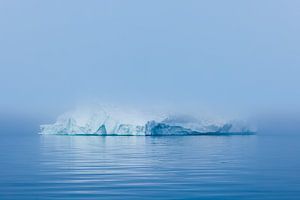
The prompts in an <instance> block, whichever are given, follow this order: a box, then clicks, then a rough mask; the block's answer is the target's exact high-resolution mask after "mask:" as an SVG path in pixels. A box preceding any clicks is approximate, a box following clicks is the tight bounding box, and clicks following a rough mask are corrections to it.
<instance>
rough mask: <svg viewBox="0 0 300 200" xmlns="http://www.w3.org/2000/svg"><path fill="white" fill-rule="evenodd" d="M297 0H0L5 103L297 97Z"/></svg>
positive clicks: (0, 105) (237, 103)
mask: <svg viewBox="0 0 300 200" xmlns="http://www.w3.org/2000/svg"><path fill="white" fill-rule="evenodd" d="M299 20H300V2H299V1H297V0H251V1H250V0H249V1H241V0H236V1H230V0H227V1H224V0H220V1H214V0H209V1H208V0H207V1H201V0H195V1H191V0H185V1H183V0H181V1H176V0H157V1H156V0H149V1H141V0H136V1H132V0H119V1H117V0H107V1H104V0H102V1H101V0H94V1H93V0H87V1H83V0H81V1H75V0H70V1H67V0H64V1H61V0H57V1H55V0H49V1H40V0H36V1H33V0H27V1H24V0H19V1H15V0H1V1H0V91H1V98H0V109H1V110H44V111H46V110H51V109H52V108H55V107H59V106H61V105H64V104H67V103H71V102H73V101H77V100H79V99H85V98H99V99H102V100H103V101H114V102H118V103H122V102H127V103H128V102H131V103H137V104H169V103H170V104H174V105H178V106H183V105H199V106H211V107H214V108H217V107H227V108H236V109H243V108H248V109H249V108H258V107H264V106H271V107H272V106H273V107H286V106H292V107H297V108H298V107H300V23H299Z"/></svg>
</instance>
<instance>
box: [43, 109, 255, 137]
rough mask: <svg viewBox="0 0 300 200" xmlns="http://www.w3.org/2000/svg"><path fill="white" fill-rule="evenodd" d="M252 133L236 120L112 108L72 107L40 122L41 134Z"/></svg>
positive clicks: (251, 130)
mask: <svg viewBox="0 0 300 200" xmlns="http://www.w3.org/2000/svg"><path fill="white" fill-rule="evenodd" d="M253 132H254V130H253V129H250V128H249V127H248V126H246V125H245V124H243V123H241V122H237V121H235V122H219V121H213V122H212V121H208V120H199V119H197V118H193V117H190V116H183V115H173V116H167V117H166V116H163V115H160V116H155V115H151V116H150V115H145V114H142V113H138V112H133V111H131V110H127V111H125V110H122V111H120V110H119V109H112V108H98V109H87V110H76V111H74V112H70V113H66V114H64V115H62V116H60V117H59V118H58V119H57V121H56V122H55V123H54V124H47V125H41V134H64V135H65V134H67V135H81V134H84V135H89V134H91V135H146V136H148V135H202V134H207V135H208V134H211V135H213V134H224V135H225V134H251V133H253Z"/></svg>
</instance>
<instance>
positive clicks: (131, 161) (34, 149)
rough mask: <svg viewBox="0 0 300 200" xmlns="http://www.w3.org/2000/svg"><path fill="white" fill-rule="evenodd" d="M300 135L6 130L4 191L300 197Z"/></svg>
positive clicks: (26, 195)
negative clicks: (70, 133) (81, 133)
mask: <svg viewBox="0 0 300 200" xmlns="http://www.w3.org/2000/svg"><path fill="white" fill-rule="evenodd" d="M299 139H300V137H299V136H295V135H293V136H284V135H272V134H266V135H264V134H260V135H252V136H169V137H143V136H140V137H138V136H136V137H134V136H124V137H117V136H115V137H113V136H108V137H100V136H45V135H44V136H43V135H37V134H35V133H34V134H22V133H21V132H20V134H12V135H9V134H7V135H3V136H2V137H1V140H0V199H1V200H2V199H14V200H15V199H222V200H223V199H230V200H234V199H239V200H240V199H265V200H266V199H272V200H274V199H300V154H299V151H300V150H299V149H300V148H299V141H300V140H299Z"/></svg>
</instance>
